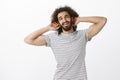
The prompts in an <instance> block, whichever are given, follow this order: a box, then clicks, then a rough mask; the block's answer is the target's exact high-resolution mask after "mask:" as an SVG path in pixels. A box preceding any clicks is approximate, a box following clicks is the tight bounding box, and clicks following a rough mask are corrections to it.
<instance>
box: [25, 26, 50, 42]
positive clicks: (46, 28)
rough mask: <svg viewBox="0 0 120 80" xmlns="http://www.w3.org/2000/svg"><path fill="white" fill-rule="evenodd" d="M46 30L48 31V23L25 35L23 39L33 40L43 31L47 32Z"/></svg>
mask: <svg viewBox="0 0 120 80" xmlns="http://www.w3.org/2000/svg"><path fill="white" fill-rule="evenodd" d="M48 31H49V25H48V26H46V27H44V28H41V29H39V30H36V31H34V32H32V33H31V34H29V35H28V36H27V37H25V39H27V40H34V39H36V38H38V37H39V36H41V35H43V34H44V33H46V32H48Z"/></svg>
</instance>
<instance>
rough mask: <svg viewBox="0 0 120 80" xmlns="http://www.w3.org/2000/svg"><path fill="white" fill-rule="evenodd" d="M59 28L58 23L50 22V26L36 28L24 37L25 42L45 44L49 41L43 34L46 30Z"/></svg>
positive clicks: (38, 44)
mask: <svg viewBox="0 0 120 80" xmlns="http://www.w3.org/2000/svg"><path fill="white" fill-rule="evenodd" d="M58 28H59V26H58V24H57V23H52V24H49V25H48V26H46V27H44V28H41V29H39V30H36V31H34V32H32V33H31V34H29V35H28V36H26V37H25V38H24V42H25V43H27V44H30V45H36V46H44V45H47V42H46V40H45V38H44V36H43V34H44V33H45V32H48V31H50V30H57V29H58Z"/></svg>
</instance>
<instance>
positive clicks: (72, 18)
mask: <svg viewBox="0 0 120 80" xmlns="http://www.w3.org/2000/svg"><path fill="white" fill-rule="evenodd" d="M71 22H72V25H73V26H74V25H75V19H74V17H71Z"/></svg>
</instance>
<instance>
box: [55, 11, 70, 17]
mask: <svg viewBox="0 0 120 80" xmlns="http://www.w3.org/2000/svg"><path fill="white" fill-rule="evenodd" d="M65 15H69V14H68V12H66V11H62V12H60V13H58V16H57V17H58V18H59V17H62V16H65ZM69 16H70V15H69Z"/></svg>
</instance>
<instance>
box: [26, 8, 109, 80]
mask: <svg viewBox="0 0 120 80" xmlns="http://www.w3.org/2000/svg"><path fill="white" fill-rule="evenodd" d="M106 21H107V19H106V18H105V17H100V16H90V17H79V15H78V14H77V12H75V11H74V10H73V9H72V8H71V7H68V6H65V7H60V8H57V9H56V10H55V11H54V12H53V14H52V19H51V23H50V24H49V25H48V26H46V27H44V28H41V29H39V30H37V31H35V32H33V33H31V34H30V35H28V36H27V37H26V38H25V42H26V43H28V44H31V45H36V46H43V45H46V46H49V47H51V49H52V51H53V53H54V55H55V59H56V61H57V70H56V72H55V75H54V80H87V72H86V67H85V54H86V51H85V50H86V44H87V42H88V41H90V40H91V39H92V38H93V37H94V36H95V35H96V34H98V33H99V32H100V31H101V30H102V28H103V27H104V25H105V24H106ZM79 22H90V23H92V25H90V27H89V28H87V29H82V30H76V29H77V24H78V23H79ZM50 30H54V31H55V32H53V33H49V34H47V35H43V34H44V33H46V32H48V31H50Z"/></svg>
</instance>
